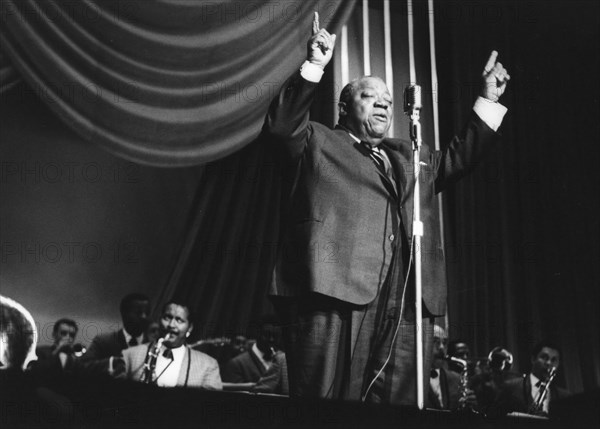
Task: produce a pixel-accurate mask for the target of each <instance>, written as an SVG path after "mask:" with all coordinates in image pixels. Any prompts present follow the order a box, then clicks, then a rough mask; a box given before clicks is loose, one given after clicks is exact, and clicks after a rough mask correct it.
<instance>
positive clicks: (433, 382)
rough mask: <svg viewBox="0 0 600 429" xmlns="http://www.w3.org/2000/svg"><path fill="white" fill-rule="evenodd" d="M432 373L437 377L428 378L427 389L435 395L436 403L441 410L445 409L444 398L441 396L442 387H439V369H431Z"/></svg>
mask: <svg viewBox="0 0 600 429" xmlns="http://www.w3.org/2000/svg"><path fill="white" fill-rule="evenodd" d="M431 371H432V373H433V371H435V372H436V373H437V376H436V377H435V378H434V377H429V387H430V388H431V390H432V391H433V393H435V396H437V398H438V401H439V402H440V407H441V408H442V409H444V408H445V406H446V405H445V404H444V396H443V395H442V386H441V385H440V372H441V371H440V369H439V368H432V369H431Z"/></svg>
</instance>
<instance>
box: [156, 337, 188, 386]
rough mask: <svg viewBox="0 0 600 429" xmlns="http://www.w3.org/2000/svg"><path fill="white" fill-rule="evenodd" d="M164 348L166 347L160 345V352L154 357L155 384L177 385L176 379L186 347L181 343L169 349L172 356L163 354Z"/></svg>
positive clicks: (177, 378)
mask: <svg viewBox="0 0 600 429" xmlns="http://www.w3.org/2000/svg"><path fill="white" fill-rule="evenodd" d="M165 350H167V349H166V348H165V347H162V349H161V351H160V354H159V355H158V357H157V358H156V368H155V373H156V377H157V379H156V384H157V385H158V386H161V387H175V386H177V380H179V372H180V370H181V365H182V364H183V358H184V356H185V353H186V348H185V345H183V344H182V345H181V346H179V347H177V348H175V349H171V353H173V357H172V358H167V357H165V356H164V352H165Z"/></svg>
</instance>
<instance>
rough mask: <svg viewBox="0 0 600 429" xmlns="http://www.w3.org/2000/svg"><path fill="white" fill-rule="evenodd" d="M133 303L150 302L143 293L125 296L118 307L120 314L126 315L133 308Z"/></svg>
mask: <svg viewBox="0 0 600 429" xmlns="http://www.w3.org/2000/svg"><path fill="white" fill-rule="evenodd" d="M135 301H148V302H150V298H148V297H147V296H146V295H144V294H143V293H130V294H129V295H125V296H124V297H123V299H122V300H121V305H120V307H119V310H120V311H121V314H125V313H127V311H129V309H130V308H131V307H132V306H133V303H134V302H135Z"/></svg>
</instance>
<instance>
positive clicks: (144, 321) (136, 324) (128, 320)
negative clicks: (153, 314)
mask: <svg viewBox="0 0 600 429" xmlns="http://www.w3.org/2000/svg"><path fill="white" fill-rule="evenodd" d="M149 313H150V303H149V302H148V301H145V300H141V301H133V303H132V304H131V306H130V308H129V309H128V310H126V311H125V313H124V314H123V315H122V317H123V326H125V330H126V331H127V332H129V334H130V335H132V336H134V337H137V336H140V335H141V334H142V333H143V332H145V331H146V327H147V326H148V314H149Z"/></svg>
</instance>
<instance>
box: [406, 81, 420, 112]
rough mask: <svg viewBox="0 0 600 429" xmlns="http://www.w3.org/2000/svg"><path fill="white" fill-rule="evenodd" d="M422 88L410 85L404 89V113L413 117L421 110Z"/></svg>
mask: <svg viewBox="0 0 600 429" xmlns="http://www.w3.org/2000/svg"><path fill="white" fill-rule="evenodd" d="M422 107H423V104H422V102H421V86H420V85H409V86H407V87H406V88H405V89H404V113H406V114H407V115H409V116H411V115H412V114H413V113H414V112H415V111H419V110H421V108H422Z"/></svg>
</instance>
